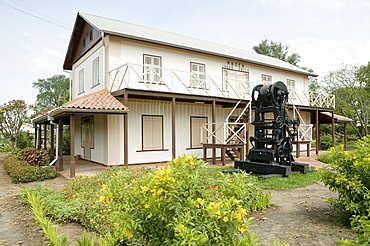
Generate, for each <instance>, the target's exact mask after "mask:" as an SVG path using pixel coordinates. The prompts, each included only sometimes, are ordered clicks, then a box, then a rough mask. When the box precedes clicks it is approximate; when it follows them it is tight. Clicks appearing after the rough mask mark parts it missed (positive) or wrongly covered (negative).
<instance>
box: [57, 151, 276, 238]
mask: <svg viewBox="0 0 370 246" xmlns="http://www.w3.org/2000/svg"><path fill="white" fill-rule="evenodd" d="M203 165H204V162H203V161H201V160H198V159H197V158H196V157H194V156H182V157H180V158H178V159H174V160H173V161H171V162H170V163H169V165H168V166H167V167H159V168H158V169H156V170H154V171H148V172H147V173H145V172H144V173H143V172H140V173H138V172H137V171H132V170H131V169H120V170H119V171H117V172H116V173H111V174H110V177H109V181H108V180H106V181H108V182H107V183H104V180H103V179H102V178H100V180H99V181H101V182H100V186H98V187H99V189H100V190H97V189H95V190H94V192H91V190H89V189H87V190H84V191H83V192H86V193H81V191H82V190H81V189H78V188H77V189H76V187H77V186H79V185H81V184H82V183H81V181H82V179H84V180H85V178H81V179H77V181H72V182H69V184H68V186H67V187H66V188H65V189H64V193H65V194H66V196H67V197H68V199H69V200H70V201H75V200H77V199H82V200H84V202H85V201H86V200H88V203H89V204H90V205H91V206H89V208H86V209H83V211H82V213H81V217H80V219H81V221H83V222H84V223H85V224H86V225H87V226H88V227H90V228H93V229H95V230H98V231H99V232H100V233H105V234H109V235H111V236H112V237H113V238H115V240H116V243H118V242H120V243H122V244H123V243H126V244H129V245H130V244H134V243H135V242H136V243H141V244H144V245H258V242H256V240H255V236H253V235H251V234H250V233H249V232H248V231H247V228H248V225H249V224H250V223H251V221H252V218H248V217H247V213H248V212H250V211H254V210H257V209H264V208H266V207H267V206H268V205H269V202H270V194H263V193H262V192H261V190H260V189H259V188H257V187H256V186H255V185H254V184H253V183H250V182H248V180H249V178H250V177H249V176H248V175H247V174H245V173H238V174H233V175H228V174H221V173H220V174H217V175H212V176H210V175H207V174H206V172H205V171H204V168H203ZM104 175H105V174H104ZM105 176H107V175H105ZM94 180H95V181H94V182H98V180H97V179H94ZM85 181H86V180H85ZM84 186H85V185H84ZM88 187H91V186H90V185H88ZM87 193H89V194H87ZM93 193H95V198H94V195H93ZM87 197H89V198H88V199H86V198H87Z"/></svg>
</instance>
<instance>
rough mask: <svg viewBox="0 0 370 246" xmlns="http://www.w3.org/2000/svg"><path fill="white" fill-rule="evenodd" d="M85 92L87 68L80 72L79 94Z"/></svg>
mask: <svg viewBox="0 0 370 246" xmlns="http://www.w3.org/2000/svg"><path fill="white" fill-rule="evenodd" d="M84 92H85V69H84V68H82V69H81V70H80V71H79V72H78V94H82V93H84Z"/></svg>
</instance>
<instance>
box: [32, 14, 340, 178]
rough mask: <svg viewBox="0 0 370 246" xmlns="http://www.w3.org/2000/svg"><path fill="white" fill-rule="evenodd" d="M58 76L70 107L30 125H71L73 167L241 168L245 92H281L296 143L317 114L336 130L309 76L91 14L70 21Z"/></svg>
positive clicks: (329, 107)
mask: <svg viewBox="0 0 370 246" xmlns="http://www.w3.org/2000/svg"><path fill="white" fill-rule="evenodd" d="M63 68H64V69H65V70H70V71H71V98H72V101H71V102H69V103H67V104H65V105H63V106H62V107H60V108H57V109H54V110H52V111H50V112H48V114H47V115H43V116H40V117H38V118H36V119H34V120H33V123H34V124H35V125H36V126H37V127H38V129H39V130H37V131H36V132H37V133H38V136H41V135H42V133H41V126H44V125H45V126H46V125H48V124H50V123H52V124H51V126H52V127H53V124H56V123H57V124H59V128H60V127H61V126H62V125H63V124H68V125H70V126H71V135H72V137H71V140H72V141H71V162H74V156H75V155H78V156H81V158H83V159H86V160H91V161H94V162H97V163H101V164H104V165H131V164H141V163H160V162H166V161H168V160H170V159H171V158H172V157H174V156H178V155H182V154H194V155H199V157H203V155H204V153H207V156H212V157H214V158H216V157H217V158H219V157H221V156H222V157H224V156H225V155H229V156H230V158H234V157H233V155H234V154H236V155H237V156H239V158H241V159H245V155H246V153H247V150H248V148H249V141H248V135H249V132H253V131H250V128H251V124H250V121H251V119H252V118H253V105H251V103H250V101H251V91H252V89H253V87H254V86H255V85H258V84H261V83H272V82H275V81H283V82H284V83H286V85H287V86H288V88H289V90H290V101H289V103H290V114H291V117H298V118H299V119H300V121H301V125H300V129H299V139H297V141H311V140H312V128H313V125H315V124H316V125H318V124H320V123H322V122H321V121H324V118H323V116H321V112H326V113H329V116H327V117H326V118H325V119H326V120H329V121H330V122H331V121H332V122H334V117H333V116H334V115H333V110H334V107H335V100H334V96H333V95H328V94H321V93H314V92H310V91H309V85H308V78H309V76H316V75H315V74H312V73H310V72H308V71H306V70H303V69H301V68H299V67H296V66H293V65H291V64H289V63H286V62H283V61H281V60H278V59H275V58H271V57H267V56H263V55H259V54H257V53H254V52H250V51H245V50H241V49H237V48H233V47H228V46H225V45H220V44H217V40H215V42H214V43H213V42H207V41H203V40H199V39H195V38H190V37H186V36H182V35H178V34H174V33H169V32H164V31H160V30H155V29H151V28H147V27H142V26H138V25H134V24H129V23H125V22H121V21H117V20H112V19H108V18H103V17H99V16H94V15H89V14H83V13H78V14H77V18H76V22H75V26H74V29H73V33H72V36H71V39H70V43H69V46H68V51H67V54H66V57H65V61H64V65H63ZM241 115H244V117H241ZM330 115H331V116H332V119H330ZM239 116H240V117H239ZM320 119H321V121H320ZM45 132H46V131H45ZM207 144H208V145H207ZM210 144H214V145H213V146H212V145H210ZM231 144H242V149H243V150H244V151H241V147H240V146H237V147H238V148H236V147H235V146H234V147H233V146H231ZM36 145H37V146H39V147H40V142H39V143H38V144H36ZM205 145H206V146H208V147H210V148H209V149H208V150H206V151H205V152H203V150H204V149H203V147H204V146H205ZM227 145H230V146H231V147H232V148H228V146H227ZM222 146H226V147H225V148H221V147H222ZM232 149H234V151H232ZM59 150H60V151H59V154H60V153H61V152H62V151H61V150H62V149H61V142H60V143H59ZM221 150H222V151H221ZM232 152H233V153H232ZM242 152H244V153H242ZM241 155H243V156H241ZM60 168H61V167H60ZM73 175H74V173H72V172H71V176H73Z"/></svg>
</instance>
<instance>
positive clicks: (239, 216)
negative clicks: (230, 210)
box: [234, 213, 242, 221]
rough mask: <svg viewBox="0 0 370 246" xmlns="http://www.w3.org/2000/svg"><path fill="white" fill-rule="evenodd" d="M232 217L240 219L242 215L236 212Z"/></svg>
mask: <svg viewBox="0 0 370 246" xmlns="http://www.w3.org/2000/svg"><path fill="white" fill-rule="evenodd" d="M234 218H235V219H237V220H239V221H240V220H241V219H242V215H241V214H240V213H237V214H235V216H234Z"/></svg>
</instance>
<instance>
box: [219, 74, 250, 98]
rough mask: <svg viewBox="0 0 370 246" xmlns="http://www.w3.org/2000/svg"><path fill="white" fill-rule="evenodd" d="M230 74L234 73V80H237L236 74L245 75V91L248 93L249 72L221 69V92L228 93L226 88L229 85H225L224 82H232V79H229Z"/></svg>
mask: <svg viewBox="0 0 370 246" xmlns="http://www.w3.org/2000/svg"><path fill="white" fill-rule="evenodd" d="M230 72H234V73H235V74H234V75H235V76H236V78H237V75H238V74H237V73H240V74H244V75H247V77H248V79H247V80H245V82H246V86H245V87H246V91H247V92H250V90H251V84H250V76H249V75H250V74H249V71H239V70H235V69H230V68H222V81H223V83H222V89H223V91H229V86H228V85H229V83H226V82H228V80H232V78H230V77H229V73H230ZM236 81H238V80H237V79H236ZM234 89H236V88H234Z"/></svg>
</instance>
